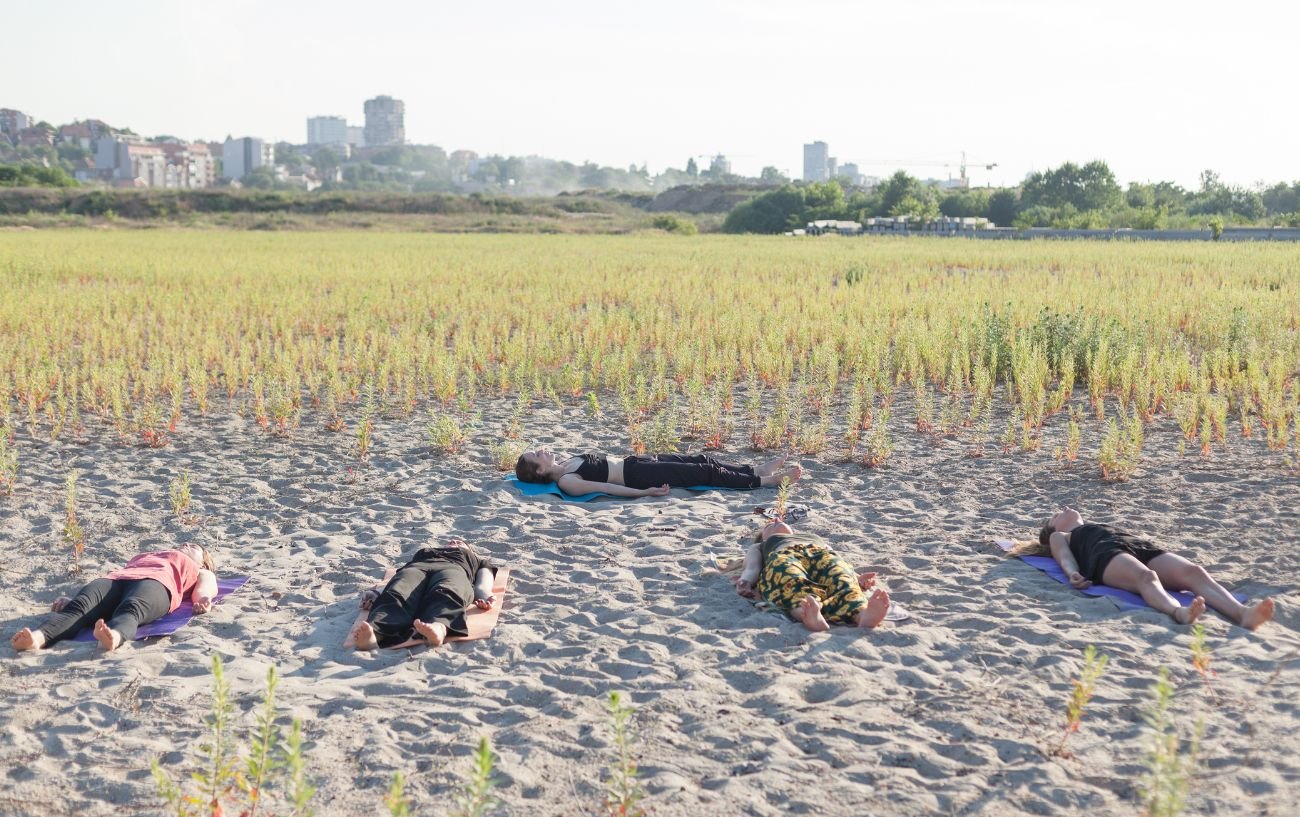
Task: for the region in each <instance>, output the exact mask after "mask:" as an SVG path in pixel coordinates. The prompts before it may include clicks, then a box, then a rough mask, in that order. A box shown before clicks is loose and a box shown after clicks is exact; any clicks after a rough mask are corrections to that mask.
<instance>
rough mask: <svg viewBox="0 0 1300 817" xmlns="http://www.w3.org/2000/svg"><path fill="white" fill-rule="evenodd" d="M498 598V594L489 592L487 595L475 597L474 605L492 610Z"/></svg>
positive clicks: (481, 608)
mask: <svg viewBox="0 0 1300 817" xmlns="http://www.w3.org/2000/svg"><path fill="white" fill-rule="evenodd" d="M496 600H497V597H496V595H494V594H492V593H488V594H487V595H486V596H476V597H475V598H474V606H475V607H477V608H478V609H480V610H491V609H492V605H493V604H495V603H496Z"/></svg>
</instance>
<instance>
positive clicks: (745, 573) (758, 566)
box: [736, 542, 763, 599]
mask: <svg viewBox="0 0 1300 817" xmlns="http://www.w3.org/2000/svg"><path fill="white" fill-rule="evenodd" d="M762 570H763V546H762V545H760V544H758V543H757V542H755V543H754V544H753V545H751V546H750V548H749V550H747V551H745V566H744V567H743V568H741V570H740V577H739V578H737V579H736V592H737V593H739V594H740V595H742V596H744V597H745V598H747V599H752V598H754V596H755V595H757V591H756V590H755V587H757V585H758V574H759V573H760V572H761V571H762Z"/></svg>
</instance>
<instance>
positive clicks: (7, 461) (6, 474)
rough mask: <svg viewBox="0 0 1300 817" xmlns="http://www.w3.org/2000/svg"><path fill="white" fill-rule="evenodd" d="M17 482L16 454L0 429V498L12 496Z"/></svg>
mask: <svg viewBox="0 0 1300 817" xmlns="http://www.w3.org/2000/svg"><path fill="white" fill-rule="evenodd" d="M17 482H18V452H17V451H16V450H15V449H14V448H13V447H12V446H11V445H10V444H9V435H8V434H7V433H6V430H5V429H4V428H3V427H0V496H12V495H13V492H14V485H15V484H17Z"/></svg>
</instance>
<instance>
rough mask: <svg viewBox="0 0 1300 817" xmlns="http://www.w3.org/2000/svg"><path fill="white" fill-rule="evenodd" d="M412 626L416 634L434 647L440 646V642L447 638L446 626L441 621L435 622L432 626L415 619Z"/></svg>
mask: <svg viewBox="0 0 1300 817" xmlns="http://www.w3.org/2000/svg"><path fill="white" fill-rule="evenodd" d="M412 626H414V627H415V631H416V632H417V633H419V634H420V635H422V636H424V640H425V641H428V642H429V643H430V644H432V645H433V646H435V647H437V646H441V644H442V642H443V641H444V640H446V638H447V625H446V624H443V623H442V622H441V621H435V622H433V623H432V624H425V623H424V622H423V621H420V620H419V619H418V618H417V619H416V620H415V624H414V625H412Z"/></svg>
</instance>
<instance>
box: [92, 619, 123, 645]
mask: <svg viewBox="0 0 1300 817" xmlns="http://www.w3.org/2000/svg"><path fill="white" fill-rule="evenodd" d="M95 640H96V641H98V642H99V646H101V647H103V648H104V649H105V650H107V651H109V652H112V651H113V650H115V649H117V648H118V647H120V646H122V636H121V634H120V633H118V631H117V630H114V629H113V628H112V627H109V626H108V623H107V622H106V621H104V619H102V618H101V619H100V620H99V621H96V622H95Z"/></svg>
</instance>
